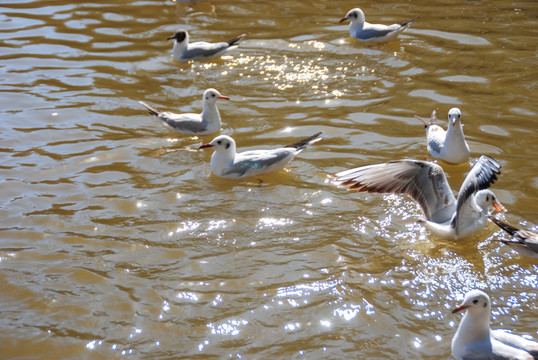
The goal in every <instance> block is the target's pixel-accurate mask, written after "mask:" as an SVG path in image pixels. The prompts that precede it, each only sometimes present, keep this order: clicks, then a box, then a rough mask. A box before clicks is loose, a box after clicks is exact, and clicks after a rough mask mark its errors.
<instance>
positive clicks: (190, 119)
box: [157, 112, 207, 134]
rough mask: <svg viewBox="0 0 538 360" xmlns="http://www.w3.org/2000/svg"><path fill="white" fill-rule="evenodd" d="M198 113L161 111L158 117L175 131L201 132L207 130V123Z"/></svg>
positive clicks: (186, 132)
mask: <svg viewBox="0 0 538 360" xmlns="http://www.w3.org/2000/svg"><path fill="white" fill-rule="evenodd" d="M199 117H200V115H198V114H174V113H171V112H163V113H160V114H159V115H158V116H157V118H158V119H159V120H161V122H162V123H163V125H164V126H166V127H167V128H169V129H170V130H172V131H175V132H181V133H185V134H199V133H203V132H205V131H206V130H207V123H206V122H204V121H201V120H200V119H199Z"/></svg>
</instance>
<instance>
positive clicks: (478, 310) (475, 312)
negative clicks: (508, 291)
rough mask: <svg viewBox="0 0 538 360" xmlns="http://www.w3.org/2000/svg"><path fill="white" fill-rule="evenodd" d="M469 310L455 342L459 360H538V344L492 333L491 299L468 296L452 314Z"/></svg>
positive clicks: (474, 292)
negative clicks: (490, 318) (490, 321)
mask: <svg viewBox="0 0 538 360" xmlns="http://www.w3.org/2000/svg"><path fill="white" fill-rule="evenodd" d="M462 310H467V312H466V313H465V316H463V319H462V320H461V322H460V325H459V326H458V330H457V331H456V334H455V335H454V337H453V338H452V355H454V357H455V358H456V360H533V359H538V343H537V342H535V341H531V340H527V339H525V338H524V337H521V336H518V335H514V334H510V333H508V332H505V331H503V330H499V329H498V330H491V329H490V327H489V317H490V311H491V302H490V300H489V296H488V295H487V294H486V293H485V292H483V291H480V290H472V291H469V292H468V293H467V294H465V299H463V303H462V304H461V305H460V306H458V307H457V308H455V309H454V310H453V311H452V313H456V312H459V311H462Z"/></svg>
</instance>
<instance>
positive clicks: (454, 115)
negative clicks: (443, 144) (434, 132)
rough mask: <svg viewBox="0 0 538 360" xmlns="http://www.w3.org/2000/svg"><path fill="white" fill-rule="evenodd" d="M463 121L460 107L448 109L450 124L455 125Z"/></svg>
mask: <svg viewBox="0 0 538 360" xmlns="http://www.w3.org/2000/svg"><path fill="white" fill-rule="evenodd" d="M458 122H460V123H461V111H460V109H458V108H452V109H450V110H449V111H448V126H455V125H456V124H457V123H458Z"/></svg>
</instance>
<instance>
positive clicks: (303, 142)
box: [284, 131, 323, 149]
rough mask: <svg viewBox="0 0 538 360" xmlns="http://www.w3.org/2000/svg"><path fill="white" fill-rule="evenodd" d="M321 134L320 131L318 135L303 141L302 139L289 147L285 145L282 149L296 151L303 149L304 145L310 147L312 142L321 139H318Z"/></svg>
mask: <svg viewBox="0 0 538 360" xmlns="http://www.w3.org/2000/svg"><path fill="white" fill-rule="evenodd" d="M321 134H323V132H322V131H320V132H318V133H315V134H314V135H312V136H309V137H307V138H305V139H302V140H299V141H297V142H296V143H293V144H289V145H286V146H284V147H291V148H296V149H302V148H304V147H305V146H306V145H310V144H312V143H313V142H315V141H319V140H321V139H318V138H319V136H320V135H321Z"/></svg>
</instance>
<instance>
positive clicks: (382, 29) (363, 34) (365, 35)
mask: <svg viewBox="0 0 538 360" xmlns="http://www.w3.org/2000/svg"><path fill="white" fill-rule="evenodd" d="M419 17H420V16H419ZM419 17H416V18H414V19H411V20H407V21H406V22H403V23H401V24H392V25H382V24H370V23H368V22H366V20H365V18H364V13H363V12H362V10H361V9H359V8H355V9H351V10H349V12H348V13H347V14H346V17H344V18H343V19H342V20H340V22H341V23H342V22H344V21H346V20H350V21H351V23H350V24H349V36H351V37H353V38H355V39H358V40H360V41H363V42H370V43H383V42H387V41H390V40H392V39H394V38H396V37H397V36H398V35H399V34H400V33H402V32H403V31H404V30H405V29H407V28H408V27H409V25H411V24H412V23H413V22H414V21H415V20H416V19H418V18H419Z"/></svg>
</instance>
